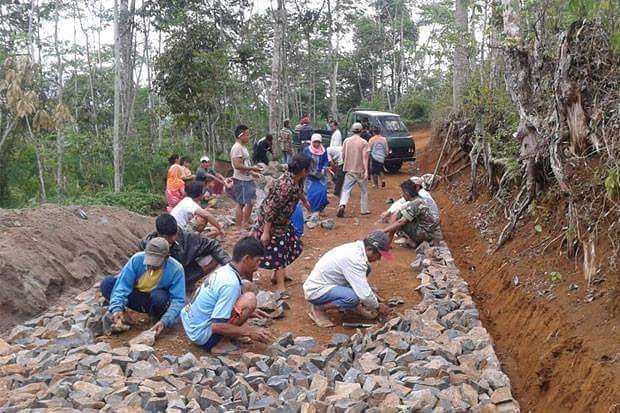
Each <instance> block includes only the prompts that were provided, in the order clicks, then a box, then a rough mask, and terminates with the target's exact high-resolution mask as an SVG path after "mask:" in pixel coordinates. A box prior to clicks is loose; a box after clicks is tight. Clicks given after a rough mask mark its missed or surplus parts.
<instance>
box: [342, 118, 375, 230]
mask: <svg viewBox="0 0 620 413" xmlns="http://www.w3.org/2000/svg"><path fill="white" fill-rule="evenodd" d="M361 131H362V124H361V123H358V122H356V123H354V124H353V125H352V126H351V132H352V133H353V135H351V136H350V137H348V138H347V139H345V140H344V143H343V144H342V157H343V158H344V165H343V171H344V173H345V176H344V184H343V186H342V194H341V195H340V206H339V207H338V213H337V214H336V216H337V217H338V218H342V217H344V210H345V208H346V206H347V203H348V202H349V198H350V197H351V192H352V191H353V187H354V186H355V185H356V184H357V185H358V186H359V187H360V213H361V214H362V215H367V214H370V211H368V188H367V186H366V184H367V182H366V181H367V180H368V153H369V149H368V142H367V141H366V140H364V139H363V138H362V137H360V135H359V134H360V132H361Z"/></svg>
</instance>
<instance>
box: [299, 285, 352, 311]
mask: <svg viewBox="0 0 620 413" xmlns="http://www.w3.org/2000/svg"><path fill="white" fill-rule="evenodd" d="M329 303H334V304H336V305H337V306H338V309H339V310H350V309H353V308H355V307H357V305H358V304H359V303H360V299H359V298H358V297H357V295H356V294H355V291H353V289H352V288H350V287H343V286H341V285H337V286H335V287H334V288H332V289H331V290H329V291H328V292H326V293H325V294H323V295H322V296H320V297H319V298H317V299H314V300H310V304H313V305H324V304H329Z"/></svg>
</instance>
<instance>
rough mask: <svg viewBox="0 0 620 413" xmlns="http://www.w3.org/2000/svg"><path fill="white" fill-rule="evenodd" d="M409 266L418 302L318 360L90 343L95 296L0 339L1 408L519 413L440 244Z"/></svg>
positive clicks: (304, 354) (298, 351)
mask: <svg viewBox="0 0 620 413" xmlns="http://www.w3.org/2000/svg"><path fill="white" fill-rule="evenodd" d="M412 267H413V268H414V270H415V271H416V273H418V274H419V275H418V278H419V279H420V281H421V285H420V286H419V287H418V290H419V291H420V293H421V294H422V295H423V300H422V302H421V303H420V304H419V305H418V306H417V307H416V308H415V309H411V310H407V311H405V312H404V314H402V315H400V316H398V317H395V318H393V319H391V320H389V321H388V322H387V323H385V324H383V325H382V326H381V327H380V328H375V329H373V330H371V331H367V332H365V333H364V332H361V331H358V332H356V333H355V334H353V335H352V336H351V337H348V336H345V335H341V334H340V335H336V336H334V337H333V338H332V342H331V343H330V345H329V346H327V348H325V349H321V350H320V351H317V350H315V349H316V347H317V346H316V342H315V341H314V340H313V339H312V338H311V337H296V338H295V337H293V336H292V335H290V334H287V335H284V336H282V337H279V338H278V339H277V340H276V342H275V343H274V344H273V345H271V346H270V348H269V354H268V355H261V354H253V353H245V354H244V355H242V356H241V357H240V358H238V359H233V358H228V357H211V356H203V357H197V356H196V355H194V354H191V353H188V354H185V355H184V356H182V357H176V356H165V357H163V358H162V359H161V360H160V359H158V358H156V357H155V356H154V354H153V348H151V347H148V346H145V345H133V346H131V347H119V348H110V345H109V344H107V343H96V342H95V339H94V337H95V335H97V334H100V331H101V325H100V322H99V320H100V318H101V315H102V313H103V311H104V309H103V307H102V302H101V298H99V296H98V293H97V291H96V288H92V289H90V290H89V291H87V292H85V293H83V294H81V295H79V296H78V297H76V300H75V302H74V303H72V304H71V305H70V306H68V307H67V308H65V309H57V310H52V311H49V312H47V313H45V314H43V315H42V316H40V317H38V318H36V319H33V320H31V321H29V322H27V323H25V324H24V325H21V326H17V327H15V328H14V329H13V330H12V331H11V333H10V334H8V335H7V336H6V337H5V338H6V341H5V340H0V389H2V390H3V391H2V392H0V406H2V407H0V411H2V412H13V411H24V410H28V409H31V411H43V410H44V409H54V411H66V412H71V411H81V412H88V411H95V410H102V411H131V412H136V411H153V412H155V411H168V412H198V411H207V412H222V411H232V410H235V411H253V410H254V411H277V412H296V411H302V412H362V411H370V412H373V411H375V412H380V411H386V412H387V411H415V412H418V411H419V412H452V411H473V412H518V411H519V406H518V404H517V402H516V401H515V400H514V399H513V398H512V395H511V390H510V381H509V379H508V377H507V376H506V375H505V374H504V373H503V372H502V371H501V367H500V364H499V361H498V359H497V357H496V355H495V352H494V350H493V345H492V340H491V337H490V336H489V334H488V333H487V331H486V330H485V329H484V327H482V325H481V323H480V320H479V317H478V310H477V309H476V306H475V304H474V303H473V301H472V299H471V297H470V295H469V292H468V288H467V284H466V283H465V282H464V281H463V279H462V278H461V277H460V275H459V271H458V269H457V268H456V266H455V265H454V260H453V259H452V257H451V255H450V251H449V250H448V248H447V246H446V245H445V244H444V243H442V244H441V245H440V246H438V247H430V246H428V245H427V244H424V245H422V246H420V248H418V258H417V259H416V261H414V263H412ZM414 275H415V274H414ZM402 276H403V277H408V276H413V275H410V274H403V275H402ZM196 354H198V355H200V351H199V350H198V351H197V352H196Z"/></svg>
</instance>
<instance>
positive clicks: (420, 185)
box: [381, 176, 439, 223]
mask: <svg viewBox="0 0 620 413" xmlns="http://www.w3.org/2000/svg"><path fill="white" fill-rule="evenodd" d="M409 180H410V181H411V182H413V183H414V185H415V188H416V190H417V191H418V196H419V197H420V198H422V200H423V201H424V203H426V206H428V208H429V209H430V211H431V215H432V216H433V219H434V220H435V221H436V222H437V223H439V207H438V206H437V203H435V200H434V199H433V197H432V196H431V194H430V193H429V192H428V191H427V190H426V189H424V179H423V178H421V177H419V176H412V177H411V178H409ZM406 203H407V201H406V200H405V198H404V197H401V198H399V199H398V200H397V201H395V202H394V203H393V204H392V205H390V207H389V208H388V210H387V211H385V212H383V213H382V214H381V221H382V222H390V221H393V218H394V217H396V214H397V213H398V212H399V211H400V210H401V209H403V207H404V206H405V204H406Z"/></svg>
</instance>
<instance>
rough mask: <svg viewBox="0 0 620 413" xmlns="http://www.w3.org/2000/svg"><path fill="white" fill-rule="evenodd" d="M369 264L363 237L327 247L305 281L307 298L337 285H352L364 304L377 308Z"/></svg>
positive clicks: (317, 295) (304, 288) (304, 286)
mask: <svg viewBox="0 0 620 413" xmlns="http://www.w3.org/2000/svg"><path fill="white" fill-rule="evenodd" d="M369 265H370V264H369V263H368V257H367V256H366V249H365V248H364V242H363V241H355V242H350V243H348V244H344V245H340V246H339V247H336V248H334V249H332V250H330V251H327V252H326V253H325V254H324V255H323V256H322V257H321V258H319V261H318V262H317V263H316V264H315V266H314V268H313V269H312V272H311V273H310V275H309V276H308V278H306V281H304V284H303V290H304V297H305V298H306V300H316V299H318V298H320V297H322V296H323V295H324V294H326V293H327V292H329V290H331V289H332V288H334V287H337V286H343V287H350V288H351V289H353V291H354V292H355V295H357V297H358V298H359V299H360V301H361V302H362V304H364V305H365V306H367V307H370V308H377V307H379V301H378V299H377V296H376V295H375V293H374V292H373V291H372V288H370V285H368V278H367V274H368V267H369Z"/></svg>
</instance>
